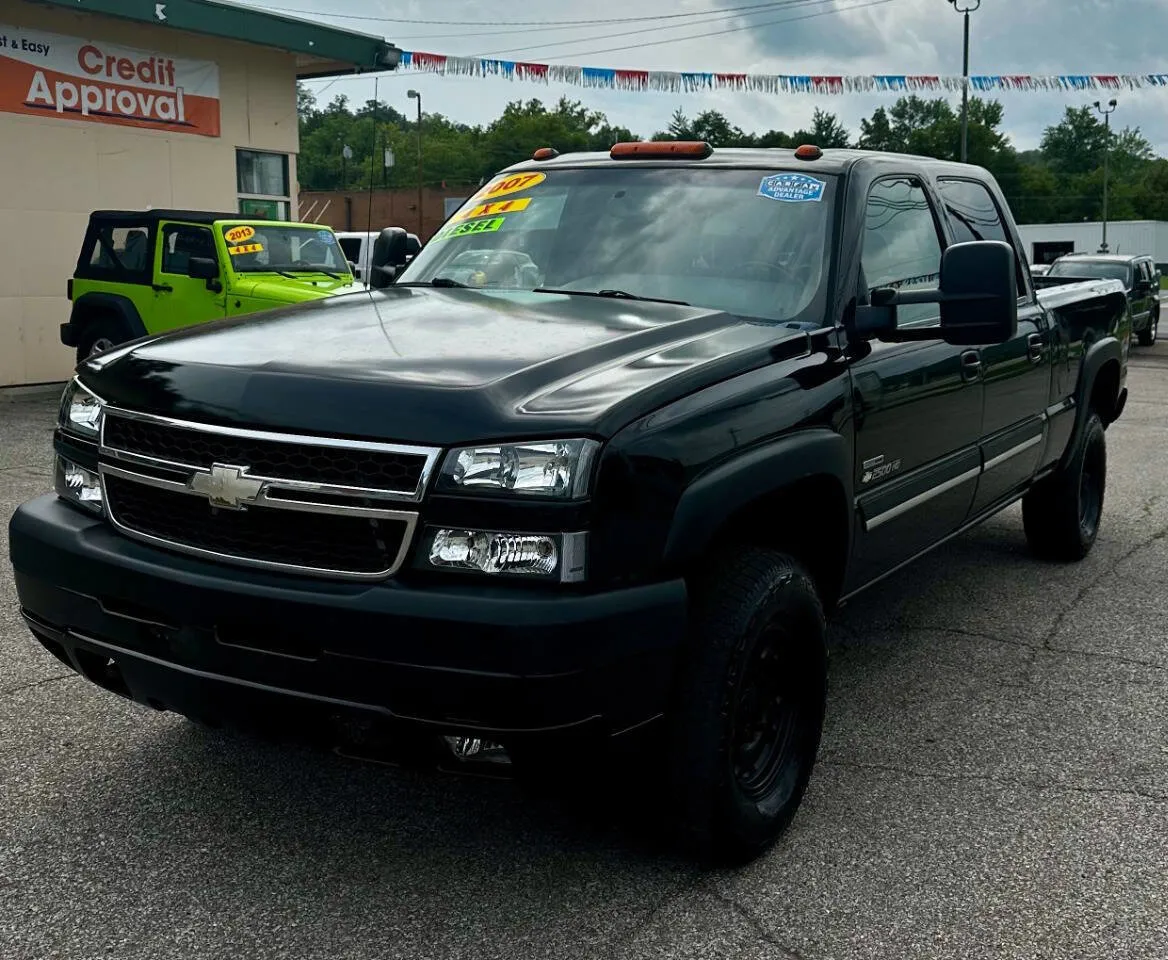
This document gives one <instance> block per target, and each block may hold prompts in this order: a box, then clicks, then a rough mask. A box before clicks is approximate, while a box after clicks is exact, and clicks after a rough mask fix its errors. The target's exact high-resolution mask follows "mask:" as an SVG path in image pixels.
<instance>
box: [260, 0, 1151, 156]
mask: <svg viewBox="0 0 1168 960" xmlns="http://www.w3.org/2000/svg"><path fill="white" fill-rule="evenodd" d="M242 2H244V3H245V4H246V5H248V6H256V7H264V8H268V9H271V8H272V7H273V2H272V0H242ZM763 2H766V0H637V2H635V3H633V2H630V0H590V2H589V3H587V4H583V3H578V2H573V0H540V2H539V3H533V4H516V3H501V2H498V0H280V3H279V10H280V12H282V13H285V14H286V15H290V16H302V17H305V18H307V19H312V20H315V21H318V22H327V23H331V24H334V25H336V26H341V27H346V28H349V29H353V30H358V31H360V32H363V33H372V34H376V35H379V36H384V37H386V38H387V39H388V40H389V41H390V42H392V43H394V44H396V45H397V46H398V47H400V48H401V49H403V50H420V51H427V52H431V53H445V54H454V55H460V56H479V55H492V56H494V55H500V56H504V57H506V58H507V59H517V60H527V61H532V62H542V63H547V62H554V63H561V64H573V65H582V66H594V67H615V68H618V69H619V68H626V69H639V70H678V71H688V70H693V71H714V72H746V73H785V74H816V75H839V74H951V75H960V73H961V54H962V18H961V16H960V15H958V14H957V13H956V12H955V11H954V8H953V6H952V4H951V2H950V0H878V2H873V0H779V6H777V7H773V8H771V9H769V10H757V9H755V10H746V11H744V10H742V8H743V7H745V6H747V5H750V4H760V3H763ZM772 2H774V0H772ZM976 2H977V0H958V4H959V5H960V6H973V5H974V4H975V3H976ZM784 4H785V5H787V9H784V8H783V5H784ZM678 14H681V15H683V16H678ZM690 14H692V16H689V15H690ZM812 14H814V16H812ZM630 17H638V18H644V19H642V20H639V21H637V22H627V20H626V22H614V23H607V24H590V25H577V26H575V27H565V26H562V25H560V26H543V27H520V26H512V27H508V26H506V25H503V26H500V25H499V24H506V23H507V22H509V21H510V22H514V21H541V22H543V21H548V22H559V23H561V24H562V22H563V21H566V20H577V21H578V20H585V19H587V20H605V19H608V20H620V19H623V18H630ZM663 18H664V19H663ZM796 18H799V19H796ZM411 20H413V21H418V20H423V21H426V20H428V21H440V23H437V24H436V23H428V24H427V23H417V22H413V23H411V22H409V21H411ZM458 21H463V23H458ZM776 21H784V22H776ZM970 24H971V42H970V72H971V73H973V74H979V73H985V74H1085V73H1103V74H1106V73H1113V74H1121V73H1137V74H1138V73H1155V72H1163V71H1164V70H1165V69H1168V68H1166V66H1165V55H1164V45H1165V38H1168V0H981V6H980V9H978V10H977V11H976V12H975V13H973V14H972V15H971V17H970ZM723 31H733V32H723ZM675 39H676V40H677V42H669V43H661V42H659V41H663V40H670V41H672V40H675ZM645 44H651V45H648V46H646V45H645ZM634 45H638V46H636V48H634V49H621V50H613V49H612V48H618V47H631V46H634ZM309 86H310V88H311V89H313V90H315V91H316V92H318V93H319V94H320V96H321V99H322V100H324V101H327V100H329V99H331V98H332V97H333V96H335V95H336V94H339V93H343V94H345V95H346V96H348V97H349V98H350V101H351V102H354V103H362V102H364V101H365V100H368V99H371V98H372V97H373V93H374V82H373V80H372V79H369V78H363V77H346V78H344V79H341V80H338V81H335V82H330V81H313V82H311V83H310V85H309ZM326 86H327V89H325V88H326ZM410 88H414V89H416V90H419V91H420V92H421V94H422V102H423V107H424V109H425V110H426V111H428V112H438V113H441V114H444V115H445V116H447V117H449V118H450V119H452V120H455V121H459V122H463V123H468V124H486V123H489V122H490V121H491V120H492V119H494V118H495V117H496V116H498V115H499V114H500V113H501V112H502V110H503V108H504V106H506V104H507V103H508V102H510V101H512V100H517V99H524V100H527V99H531V98H539V99H542V100H544V102H546V103H548V104H551V103H554V102H555V101H556V100H557V99H558V98H559V97H560V96H561V95H566V96H568V97H569V98H571V99H574V100H579V101H581V102H582V103H584V104H585V105H586V106H587V107H589V108H592V109H596V110H601V111H603V112H604V113H605V114H606V115H607V117H608V119H609V120H610V121H611V122H612V123H614V124H618V125H622V126H626V127H628V128H629V129H631V130H632V131H634V133H637V134H639V135H642V136H649V135H651V134H652V133H654V132H655V131H657V130H662V129H664V128H665V127H666V126H667V124H668V122H669V118H670V116H671V114H672V113H673V111H674V110H676V109H678V108H679V107H680V108H681V109H682V110H683V111H684V112H685V113H687V114H688V115H689V116H691V117H692V116H694V115H695V114H697V113H700V112H701V111H703V110H709V109H713V110H719V111H721V112H722V113H724V114H725V115H726V116H727V117H728V118H729V119H730V121H731V122H732V123H735V124H737V125H738V126H740V127H742V128H743V129H744V130H747V131H758V132H762V131H765V130H770V129H780V130H786V131H793V130H795V129H797V128H799V127H801V126H804V125H805V124H807V123H808V121H809V120H810V118H811V115H812V112H813V111H814V109H815V108H816V107H820V108H822V109H825V110H828V111H830V112H833V113H836V114H837V115H838V116H839V117H840V119H841V120H842V121H843V122H844V124H845V126H847V127H848V129H849V130H850V131H851V132H852V133H853V135H855V134H858V132H859V121H860V119H861V118H862V117H866V116H870V115H871V113H872V111H873V110H874V109H875V108H876V107H877V106H880V105H881V104H885V105H889V104H891V103H892V102H893V101H894V100H895V96H896V95H895V94H847V95H843V96H819V97H816V96H812V95H806V94H800V95H793V94H781V95H772V96H767V95H763V94H755V93H739V92H730V91H717V92H714V91H711V92H704V93H701V94H676V93H672V94H671V93H652V92H646V93H634V92H627V91H611V90H594V89H584V88H579V87H570V86H561V85H556V84H551V85H544V84H535V83H527V82H513V81H508V80H504V79H494V78H492V79H483V78H463V77H440V76H427V75H422V74H415V73H410V72H404V71H403V72H402V73H400V74H389V75H385V76H384V77H383V79H382V80H381V81H380V87H379V96H380V99H382V100H384V101H387V102H389V103H391V104H392V105H394V106H395V107H397V108H398V109H399V110H402V111H403V112H409V113H412V112H413V109H414V105H413V103H412V102H411V101H409V100H407V98H406V91H407V89H410ZM937 95H939V94H930V96H937ZM1100 95H1101V94H1099V93H1094V94H1076V93H1068V92H1062V91H1058V92H1008V93H1002V94H1000V95H999V97H1000V99H1001V101H1002V103H1003V105H1004V107H1005V122H1004V129H1005V132H1006V133H1007V134H1008V135H1009V136H1010V138H1011V140H1012V142H1013V143H1014V145H1015V146H1016V147H1017V148H1018V149H1020V150H1025V149H1031V148H1034V147H1036V146H1038V144H1039V142H1040V141H1041V139H1042V132H1043V130H1044V129H1045V128H1046V127H1047V126H1049V125H1051V124H1053V123H1057V122H1058V121H1059V119H1060V118H1061V116H1062V114H1063V111H1064V109H1065V108H1066V107H1067V106H1081V105H1086V104H1090V103H1091V102H1093V101H1094V100H1095V99H1098V98H1099V97H1100ZM1117 98H1118V100H1119V107H1118V110H1117V111H1116V113H1115V115H1114V116H1113V117H1112V121H1113V122H1114V123H1115V124H1116V125H1117V126H1118V127H1121V128H1122V127H1126V126H1131V127H1139V128H1140V129H1141V130H1142V131H1143V133H1144V135H1145V136H1147V137H1148V139H1149V140H1150V141H1151V143H1152V145H1153V146H1154V147H1155V148H1156V151H1157V152H1158V153H1160V154H1165V155H1168V88H1160V89H1153V90H1137V91H1121V92H1120V93H1119V94H1118V97H1117ZM1105 99H1110V95H1109V96H1107V97H1106V98H1105ZM953 100H954V103H955V104H956V103H958V102H959V95H957V96H954V97H953Z"/></svg>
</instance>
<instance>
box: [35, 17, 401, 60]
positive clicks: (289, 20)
mask: <svg viewBox="0 0 1168 960" xmlns="http://www.w3.org/2000/svg"><path fill="white" fill-rule="evenodd" d="M35 2H37V3H40V4H43V5H47V6H53V7H62V8H64V9H67V10H71V11H73V12H84V13H94V14H101V15H102V16H107V17H117V18H119V19H121V20H134V21H136V22H138V23H150V24H154V25H155V26H157V27H164V28H167V29H170V30H184V31H188V32H190V33H201V34H204V35H205V36H209V37H222V38H224V39H228V40H241V41H243V42H244V43H256V44H259V45H260V46H264V47H274V48H276V49H278V50H286V51H288V52H289V53H293V54H296V57H297V74H298V76H300V77H324V76H332V75H336V74H341V73H352V72H361V71H369V70H392V69H393V68H394V67H396V66H397V65H398V61H399V58H400V56H401V51H400V50H399V49H398V48H397V47H395V46H394V45H393V44H392V43H389V42H388V41H386V40H385V39H383V38H381V37H375V36H372V35H371V34H367V33H356V32H354V31H352V30H343V29H341V28H340V27H331V26H324V25H322V24H319V23H313V22H310V21H308V20H298V19H296V18H295V17H286V16H282V15H280V14H277V13H269V12H267V11H264V10H257V9H254V8H251V7H243V6H240V5H239V4H235V3H225V2H222V0H165V2H157V3H156V2H153V0H133V2H131V0H35Z"/></svg>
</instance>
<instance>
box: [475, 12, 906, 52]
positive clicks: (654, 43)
mask: <svg viewBox="0 0 1168 960" xmlns="http://www.w3.org/2000/svg"><path fill="white" fill-rule="evenodd" d="M893 2H894V0H867V2H866V3H857V4H855V5H854V6H850V7H833V8H832V9H830V10H820V11H819V12H818V13H806V14H804V15H803V16H801V17H783V18H781V19H779V20H768V21H766V22H765V23H752V24H747V25H746V26H742V27H728V28H727V29H725V30H714V31H713V32H711V33H691V34H689V35H688V36H684V37H674V38H673V39H670V40H650V41H648V42H646V43H632V44H627V45H626V46H623V47H605V48H603V49H601V50H573V51H571V52H569V53H562V54H556V55H555V56H552V57H547V58H546V59H548V60H563V59H564V58H565V57H592V56H596V55H597V54H601V53H617V52H618V51H622V50H643V49H645V48H646V47H660V46H663V45H665V44H668V43H684V42H685V41H686V40H704V39H706V38H707V37H720V36H723V35H725V34H728V33H741V32H742V31H743V30H758V29H759V28H761V27H773V26H776V25H778V24H780V23H795V22H796V21H798V20H811V19H814V18H815V17H826V16H830V15H832V14H836V13H847V12H848V11H850V10H860V9H862V8H864V7H878V6H881V5H882V4H885V3H893ZM614 36H622V34H615V35H614ZM593 39H596V40H599V39H600V37H594V38H593ZM565 42H566V43H571V42H575V43H579V42H581V41H579V40H577V41H565ZM562 45H563V44H550V46H562ZM528 49H531V48H530V47H519V48H514V49H511V50H495V51H493V52H492V53H488V54H481V56H485V57H492V56H498V55H499V54H501V53H518V52H520V51H522V50H528Z"/></svg>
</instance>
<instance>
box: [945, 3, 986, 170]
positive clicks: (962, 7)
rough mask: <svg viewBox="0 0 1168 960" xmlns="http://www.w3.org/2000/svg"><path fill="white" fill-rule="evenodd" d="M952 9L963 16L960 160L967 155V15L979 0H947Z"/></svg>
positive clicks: (976, 5)
mask: <svg viewBox="0 0 1168 960" xmlns="http://www.w3.org/2000/svg"><path fill="white" fill-rule="evenodd" d="M949 3H950V4H952V6H953V9H954V10H956V11H957V12H958V13H960V14H961V15H962V16H963V17H965V43H964V45H963V47H962V50H963V56H962V64H963V66H962V68H961V78H962V83H961V162H962V163H965V161H966V160H967V159H968V157H969V15H970V14H971V13H974V12H975V11H977V9H978V8H979V7H980V6H981V0H949Z"/></svg>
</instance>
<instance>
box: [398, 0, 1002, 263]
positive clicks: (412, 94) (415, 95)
mask: <svg viewBox="0 0 1168 960" xmlns="http://www.w3.org/2000/svg"><path fill="white" fill-rule="evenodd" d="M979 2H980V0H979ZM406 96H407V97H409V98H410V99H411V100H417V101H418V239H419V240H425V231H426V226H425V220H424V219H423V217H422V203H423V194H422V95H421V94H420V93H419V92H418V91H417V90H408V91H406Z"/></svg>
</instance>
